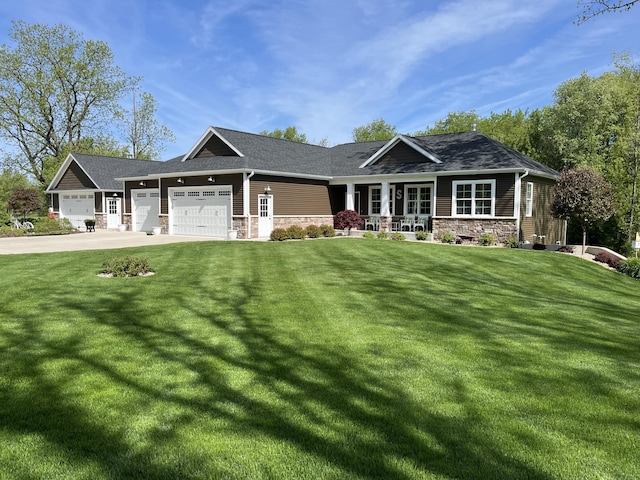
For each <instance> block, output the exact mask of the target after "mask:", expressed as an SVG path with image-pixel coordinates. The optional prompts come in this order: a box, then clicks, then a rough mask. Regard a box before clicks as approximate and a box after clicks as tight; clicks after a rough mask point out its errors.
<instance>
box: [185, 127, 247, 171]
mask: <svg viewBox="0 0 640 480" xmlns="http://www.w3.org/2000/svg"><path fill="white" fill-rule="evenodd" d="M214 137H216V138H218V139H219V140H221V141H222V142H223V143H224V144H225V145H226V146H227V147H229V148H230V149H231V150H232V151H233V152H234V153H236V154H237V155H238V156H239V157H244V155H243V153H242V152H241V151H240V150H238V149H237V148H236V147H235V146H233V144H231V142H229V141H228V140H227V139H226V138H224V136H222V134H221V133H220V132H218V131H217V130H216V129H215V128H214V127H211V126H210V127H209V128H207V129H206V130H205V132H204V133H203V134H202V136H201V137H200V138H199V139H198V141H197V142H196V143H195V145H194V146H193V147H191V149H190V150H189V151H188V152H187V153H186V154H185V155H184V157H182V160H181V161H182V162H185V161H187V160H189V159H191V158H193V157H194V156H195V155H196V154H197V153H198V152H199V151H200V150H202V148H203V147H204V146H205V145H206V144H207V142H208V141H209V140H211V139H212V138H214Z"/></svg>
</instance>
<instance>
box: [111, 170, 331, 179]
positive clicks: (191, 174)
mask: <svg viewBox="0 0 640 480" xmlns="http://www.w3.org/2000/svg"><path fill="white" fill-rule="evenodd" d="M251 172H255V173H256V174H259V175H269V176H272V177H288V178H308V179H310V180H331V178H333V177H328V176H325V175H308V174H304V173H291V172H277V171H272V170H256V169H255V168H235V169H232V170H200V171H188V172H169V173H158V174H151V175H148V176H146V177H144V178H141V177H136V178H123V179H120V178H119V179H117V180H121V181H130V180H144V179H154V178H175V177H197V176H202V175H214V176H215V175H229V174H232V173H251Z"/></svg>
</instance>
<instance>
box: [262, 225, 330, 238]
mask: <svg viewBox="0 0 640 480" xmlns="http://www.w3.org/2000/svg"><path fill="white" fill-rule="evenodd" d="M335 236H336V231H335V229H334V228H333V227H332V226H331V225H320V226H318V225H309V226H307V227H306V228H303V227H300V226H298V225H291V226H290V227H288V228H274V229H273V230H272V232H271V235H270V238H271V240H272V241H274V242H282V241H284V240H303V239H305V238H307V237H309V238H318V237H335Z"/></svg>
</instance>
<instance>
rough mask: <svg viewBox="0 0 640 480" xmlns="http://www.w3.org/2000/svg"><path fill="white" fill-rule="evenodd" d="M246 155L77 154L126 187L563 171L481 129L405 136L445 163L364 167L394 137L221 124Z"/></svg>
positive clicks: (103, 182)
mask: <svg viewBox="0 0 640 480" xmlns="http://www.w3.org/2000/svg"><path fill="white" fill-rule="evenodd" d="M215 130H216V132H218V133H219V134H220V135H222V136H223V137H224V138H225V139H226V140H227V141H228V142H229V143H231V144H232V145H233V146H234V147H235V148H236V149H237V150H238V151H240V152H241V153H242V154H243V155H244V156H242V157H240V156H210V157H198V158H192V159H188V160H186V161H184V162H183V161H182V158H183V157H182V156H181V157H176V158H173V159H171V160H168V161H165V162H153V161H144V160H133V159H127V158H113V157H103V156H99V155H81V154H74V157H75V158H76V159H77V160H78V162H79V163H80V164H81V165H82V167H83V168H84V169H85V170H86V171H87V173H88V174H89V175H90V176H91V178H93V180H94V181H96V182H97V183H98V184H99V188H103V189H111V188H113V189H121V188H122V185H121V182H118V181H116V180H114V177H116V178H135V177H142V176H146V175H161V174H171V173H176V174H186V173H189V172H202V171H216V170H245V169H246V170H249V169H250V170H263V171H270V172H280V173H283V174H287V173H288V174H298V175H309V176H325V177H341V176H363V175H364V176H367V175H389V174H418V173H427V174H428V173H445V172H462V171H479V170H504V169H513V170H521V171H524V170H529V171H531V172H534V173H541V174H545V175H557V172H556V171H555V170H553V169H551V168H549V167H547V166H545V165H543V164H541V163H540V162H537V161H535V160H533V159H532V158H529V157H527V156H526V155H523V154H521V153H518V152H516V151H515V150H512V149H511V148H509V147H507V146H505V145H503V144H502V143H500V142H497V141H496V140H493V139H492V138H490V137H487V136H486V135H484V134H482V133H480V132H464V133H452V134H441V135H430V136H424V137H410V136H404V138H405V140H407V141H409V142H413V143H415V144H416V145H417V146H419V147H420V148H422V149H423V150H426V151H428V152H429V153H431V154H433V155H435V156H436V157H437V158H439V159H440V160H441V161H442V162H441V163H435V162H432V161H430V160H429V159H426V158H425V161H424V162H420V163H416V162H412V163H394V164H384V165H383V164H376V163H375V162H374V163H372V164H371V165H368V166H367V167H364V168H360V166H361V165H362V164H363V163H364V162H366V161H367V160H368V159H369V158H371V156H372V155H374V154H375V153H376V152H377V151H378V150H380V149H381V148H382V147H384V146H385V145H386V144H387V143H388V141H385V140H381V141H373V142H358V143H346V144H341V145H336V146H334V147H331V148H327V147H321V146H317V145H309V144H304V143H298V142H291V141H288V140H282V139H277V138H271V137H266V136H262V135H256V134H253V133H246V132H239V131H236V130H228V129H225V128H217V127H216V128H215Z"/></svg>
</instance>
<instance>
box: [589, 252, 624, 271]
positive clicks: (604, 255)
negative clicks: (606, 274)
mask: <svg viewBox="0 0 640 480" xmlns="http://www.w3.org/2000/svg"><path fill="white" fill-rule="evenodd" d="M593 259H594V260H595V261H596V262H600V263H606V264H607V265H609V266H610V267H611V268H616V266H617V265H618V263H620V259H619V258H618V257H616V256H614V255H611V254H610V253H609V252H599V253H598V254H597V255H596V256H595V257H593Z"/></svg>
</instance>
